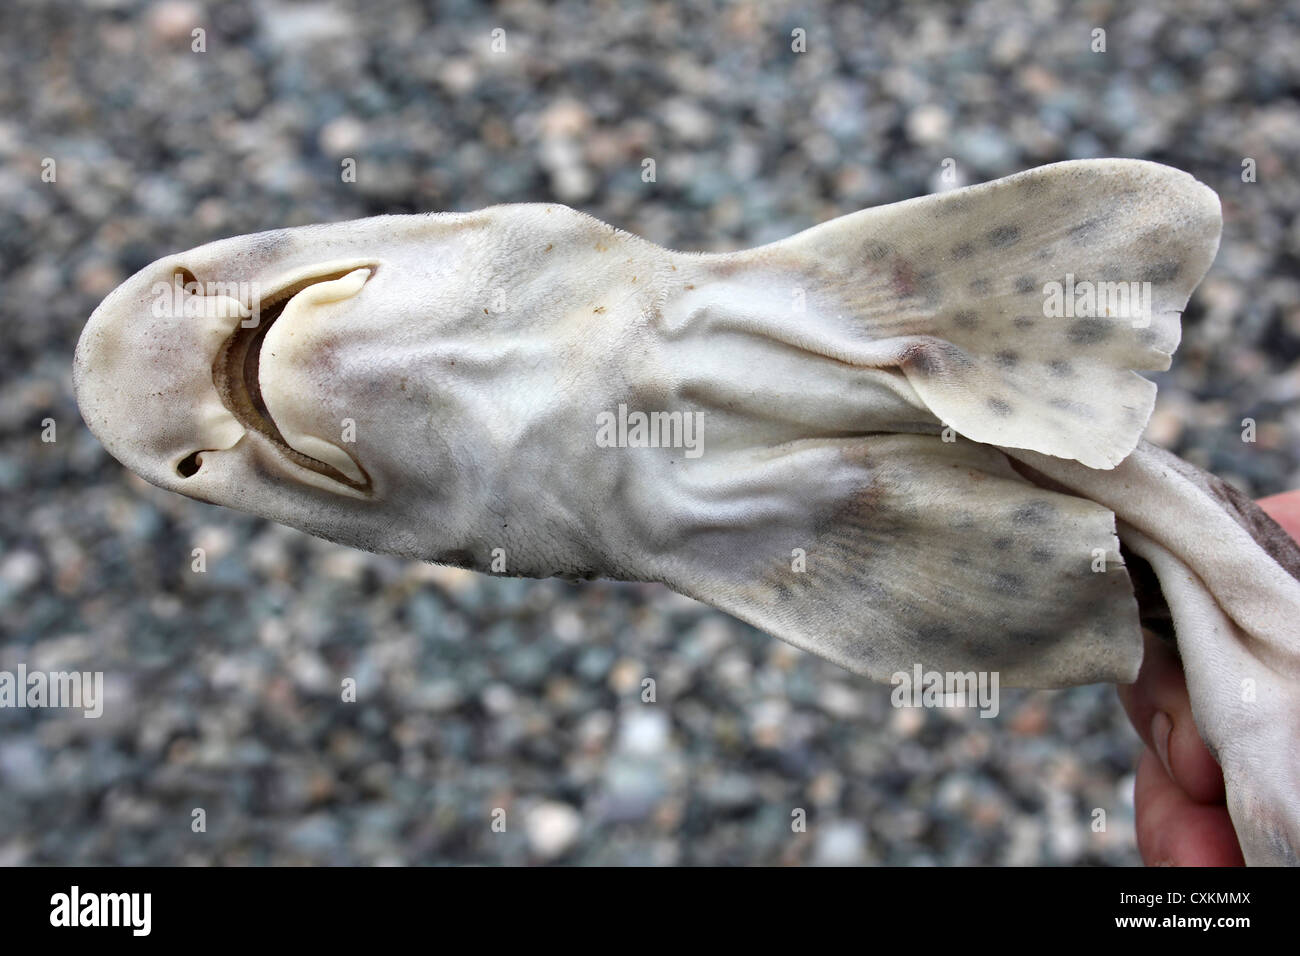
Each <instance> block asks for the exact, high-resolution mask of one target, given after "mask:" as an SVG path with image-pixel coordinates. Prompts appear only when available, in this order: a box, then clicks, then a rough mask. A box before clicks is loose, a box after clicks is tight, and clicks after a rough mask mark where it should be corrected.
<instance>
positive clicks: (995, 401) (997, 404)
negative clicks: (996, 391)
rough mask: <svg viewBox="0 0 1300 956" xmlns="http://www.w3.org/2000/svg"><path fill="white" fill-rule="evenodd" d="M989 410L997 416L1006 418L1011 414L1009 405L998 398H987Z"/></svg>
mask: <svg viewBox="0 0 1300 956" xmlns="http://www.w3.org/2000/svg"><path fill="white" fill-rule="evenodd" d="M989 410H990V411H992V412H993V414H994V415H997V416H998V417H999V418H1006V417H1007V416H1008V415H1010V414H1011V406H1010V405H1008V404H1007V403H1006V402H1004V401H1003V400H1002V399H1000V398H990V399H989Z"/></svg>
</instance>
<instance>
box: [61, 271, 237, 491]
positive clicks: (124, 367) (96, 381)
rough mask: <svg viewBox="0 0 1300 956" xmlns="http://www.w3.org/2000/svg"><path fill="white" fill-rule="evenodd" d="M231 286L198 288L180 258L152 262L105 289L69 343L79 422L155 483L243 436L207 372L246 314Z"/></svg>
mask: <svg viewBox="0 0 1300 956" xmlns="http://www.w3.org/2000/svg"><path fill="white" fill-rule="evenodd" d="M234 291H236V290H235V289H223V290H221V291H219V292H217V293H216V294H213V295H207V294H201V293H200V289H199V287H198V285H197V280H196V279H195V277H194V274H193V273H192V272H191V271H190V270H189V269H188V268H187V267H186V266H185V264H184V263H183V262H182V261H181V259H180V258H179V257H169V258H166V259H161V260H159V261H157V262H155V263H153V264H152V265H149V266H146V267H145V268H144V269H142V270H141V271H140V272H138V273H136V275H134V276H132V277H131V278H130V279H128V280H127V281H126V282H124V283H123V284H122V285H120V286H119V287H118V288H117V289H115V290H113V292H111V293H110V294H109V295H108V297H107V298H106V299H105V300H104V301H103V302H102V303H101V304H100V306H99V308H97V309H96V310H95V311H94V312H93V313H92V314H91V317H90V319H89V321H88V322H87V323H86V327H85V329H84V330H83V331H82V334H81V339H80V341H79V342H78V343H77V351H76V358H75V362H74V366H73V381H74V385H75V388H76V394H77V404H78V406H79V407H80V409H81V414H82V417H83V418H84V419H85V422H86V424H87V426H89V428H90V430H91V431H92V432H93V433H94V434H95V436H96V437H97V438H98V439H99V440H100V441H101V442H103V444H104V446H105V447H106V448H107V449H108V450H109V451H110V452H111V453H112V454H113V455H114V457H116V458H118V459H119V460H120V461H122V462H123V463H124V464H126V465H127V466H128V467H130V468H132V469H133V470H135V471H137V472H139V473H140V474H141V475H143V476H144V477H146V478H148V479H149V480H150V481H153V482H155V483H157V484H163V485H169V484H170V479H172V478H175V477H184V475H185V472H186V471H187V470H188V469H189V468H191V467H192V466H193V464H194V456H195V455H196V454H198V453H201V452H203V451H218V450H222V449H227V448H230V447H232V446H233V445H234V444H235V443H236V442H238V441H239V439H240V438H241V437H242V436H243V434H244V431H245V429H244V426H243V425H241V424H240V422H239V421H238V420H237V419H236V417H235V416H234V414H233V413H232V412H231V411H230V409H229V408H227V407H226V406H225V404H224V403H223V402H222V398H221V396H220V395H219V394H218V392H217V389H216V387H215V385H214V383H213V375H212V369H213V364H214V362H215V361H216V359H217V357H218V355H219V354H220V353H221V350H222V348H223V347H224V345H225V343H226V341H227V340H228V339H229V338H230V337H231V335H232V334H233V333H234V331H235V330H236V329H237V328H239V326H240V323H241V322H244V321H247V319H248V316H249V315H250V311H251V310H250V308H249V303H248V302H241V301H240V300H239V299H238V298H237V297H236V296H235V295H230V294H229V293H230V292H234Z"/></svg>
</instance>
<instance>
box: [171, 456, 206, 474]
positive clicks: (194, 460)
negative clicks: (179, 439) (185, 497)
mask: <svg viewBox="0 0 1300 956" xmlns="http://www.w3.org/2000/svg"><path fill="white" fill-rule="evenodd" d="M202 455H203V452H201V451H196V452H194V453H193V454H190V455H186V456H185V457H184V458H182V459H181V460H180V461H179V462H178V463H177V465H176V474H178V475H180V476H181V477H182V478H190V477H192V476H193V475H195V474H196V473H197V472H198V470H199V468H201V467H202V466H203V462H202V460H201V456H202Z"/></svg>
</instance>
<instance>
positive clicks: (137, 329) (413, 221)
mask: <svg viewBox="0 0 1300 956" xmlns="http://www.w3.org/2000/svg"><path fill="white" fill-rule="evenodd" d="M620 242H624V243H626V242H636V240H634V239H633V238H632V237H626V236H621V235H620V234H615V232H614V230H612V229H610V228H609V227H607V226H604V225H602V224H600V223H597V222H596V221H595V220H592V219H590V218H589V217H586V216H582V215H581V214H579V213H577V212H574V211H573V210H570V209H567V208H566V207H563V206H543V205H537V206H527V205H525V206H512V207H496V208H493V209H486V210H483V211H481V212H477V213H473V214H468V215H455V214H436V215H425V216H383V217H377V218H372V219H366V220H360V221H357V222H344V223H336V224H331V225H323V226H308V227H303V228H296V229H285V230H279V231H274V232H267V233H261V234H257V235H251V236H241V237H236V238H232V239H225V240H222V241H218V242H214V243H211V244H208V245H205V246H201V247H199V248H196V249H193V250H190V251H188V252H183V253H179V254H177V255H172V256H167V257H165V258H163V259H159V260H158V261H156V262H154V263H152V264H151V265H149V266H147V267H145V268H144V269H142V270H140V272H138V273H137V274H136V275H134V276H132V277H131V278H130V279H129V280H127V281H126V282H124V283H123V284H122V285H121V286H119V287H118V288H117V289H115V290H114V291H113V292H112V293H111V294H110V295H109V296H108V297H107V298H106V299H105V300H104V301H103V303H101V304H100V306H99V307H98V308H97V309H96V310H95V312H94V314H93V315H92V316H91V317H90V320H89V321H88V323H87V324H86V327H85V330H84V332H83V333H82V336H81V339H80V342H79V343H78V346H77V352H76V359H75V370H74V382H75V387H76V393H77V401H78V404H79V406H80V409H81V412H82V416H83V417H84V419H85V421H86V423H87V425H88V426H89V427H90V429H91V431H92V432H94V434H95V435H96V437H98V438H99V439H100V441H101V442H102V443H103V444H104V445H105V447H106V448H107V449H108V450H109V451H110V452H111V453H112V454H113V455H114V457H116V458H117V459H119V460H120V461H121V462H122V463H123V464H125V465H126V466H127V467H128V468H130V469H131V470H133V471H135V472H136V473H138V474H139V475H141V476H142V477H144V478H145V479H147V480H148V481H150V482H152V483H154V484H156V485H159V486H161V487H163V488H166V489H169V490H171V491H176V492H179V493H181V494H185V495H188V496H190V497H193V498H197V499H200V500H204V501H208V502H212V503H217V504H223V505H230V506H233V507H237V508H239V509H240V510H244V511H248V512H252V513H254V514H259V515H262V516H264V517H267V518H271V519H273V520H276V521H280V522H282V523H286V524H290V525H293V526H295V527H299V528H301V529H303V530H306V531H308V532H309V533H312V534H316V535H319V536H322V537H326V538H330V539H331V540H336V541H341V542H344V543H347V544H351V545H354V546H359V547H367V548H380V549H382V550H385V551H391V552H394V553H398V554H405V555H410V556H419V557H425V558H427V557H430V556H431V555H432V556H437V557H444V558H446V559H447V560H448V561H449V562H450V563H458V564H464V563H470V562H467V561H466V560H465V558H464V553H465V552H466V551H467V550H472V544H471V542H470V541H469V538H471V537H473V536H474V535H476V534H478V533H481V532H482V529H483V525H484V520H483V512H484V509H485V508H486V507H489V505H488V502H487V499H488V498H489V497H490V496H491V495H492V494H493V493H499V492H500V488H499V487H498V486H497V485H496V482H495V480H494V477H495V476H499V475H506V474H512V473H513V474H515V475H516V476H517V475H518V472H519V469H518V467H517V465H518V463H519V461H520V456H521V451H520V446H521V444H525V445H526V444H527V443H528V442H529V441H530V440H532V438H530V436H536V434H537V432H538V428H537V425H536V423H537V420H538V418H539V417H547V416H552V417H553V416H554V415H556V414H559V412H557V411H556V409H555V407H554V406H555V403H554V402H553V401H551V400H549V398H548V397H549V396H552V395H554V394H555V392H556V389H555V388H554V384H553V383H554V382H555V381H557V380H560V381H564V380H568V381H571V382H574V383H575V385H576V383H578V382H580V381H581V379H582V378H583V376H584V374H587V373H588V372H589V370H590V368H592V367H599V364H600V363H599V361H592V357H591V356H590V355H587V354H586V351H585V349H589V348H590V347H591V345H590V339H591V333H590V331H586V332H583V331H582V330H581V327H580V326H579V325H578V324H576V323H573V322H571V321H567V320H568V319H569V318H570V317H569V316H567V315H566V309H568V308H569V306H568V305H567V304H569V303H574V302H584V303H585V302H586V301H587V300H588V299H591V298H593V297H598V296H599V295H600V293H601V292H602V291H603V290H602V288H601V283H602V282H603V281H604V280H603V279H602V278H601V276H602V275H603V274H604V273H603V272H602V270H600V269H596V268H587V267H585V266H584V263H583V261H582V260H583V257H584V256H595V257H599V258H600V259H601V261H603V262H608V261H610V260H611V258H612V257H611V256H610V255H609V252H610V250H611V249H612V248H613V247H615V246H617V245H618V244H619V243H620ZM644 245H645V246H646V247H647V248H653V247H650V246H649V244H644ZM605 271H607V270H605ZM585 311H586V312H587V313H590V311H591V310H590V309H587V310H585ZM610 318H611V319H612V318H614V316H611V317H610ZM584 339H585V340H586V341H587V345H586V346H585V347H584V344H583V343H584ZM588 363H590V364H588ZM575 414H576V412H575ZM555 431H556V430H555V429H551V430H550V431H549V432H548V434H554V433H555ZM561 431H562V430H561ZM583 431H584V434H585V432H586V431H587V429H584V430H583ZM534 457H536V456H534ZM511 463H513V464H514V466H515V467H513V468H512V467H507V466H508V465H510V464H511ZM380 541H382V544H377V542H380Z"/></svg>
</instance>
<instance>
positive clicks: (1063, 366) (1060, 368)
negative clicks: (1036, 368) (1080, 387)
mask: <svg viewBox="0 0 1300 956" xmlns="http://www.w3.org/2000/svg"><path fill="white" fill-rule="evenodd" d="M1047 367H1048V369H1050V370H1051V373H1052V374H1053V375H1055V376H1057V377H1058V378H1064V377H1065V376H1067V375H1073V374H1074V366H1072V365H1071V364H1070V363H1069V362H1067V361H1066V360H1065V359H1052V361H1050V362H1048V363H1047Z"/></svg>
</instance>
